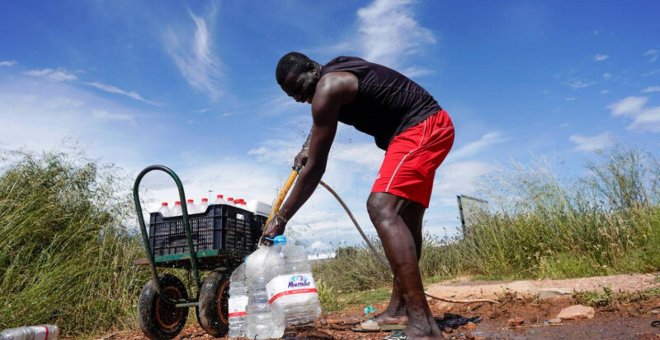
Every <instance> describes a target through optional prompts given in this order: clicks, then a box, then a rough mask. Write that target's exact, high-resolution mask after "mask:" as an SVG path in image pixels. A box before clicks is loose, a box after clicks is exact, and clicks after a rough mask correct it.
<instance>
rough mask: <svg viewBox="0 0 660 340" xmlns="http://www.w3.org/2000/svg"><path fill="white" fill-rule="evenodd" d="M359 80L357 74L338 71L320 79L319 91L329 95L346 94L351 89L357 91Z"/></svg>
mask: <svg viewBox="0 0 660 340" xmlns="http://www.w3.org/2000/svg"><path fill="white" fill-rule="evenodd" d="M357 83H358V78H357V76H356V75H355V74H353V73H351V72H347V71H338V72H331V73H327V74H324V75H323V76H322V77H321V79H319V84H318V86H317V89H316V90H317V91H319V90H321V91H323V92H327V93H335V92H344V91H346V90H350V89H353V88H355V89H357Z"/></svg>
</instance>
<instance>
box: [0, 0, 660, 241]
mask: <svg viewBox="0 0 660 340" xmlns="http://www.w3.org/2000/svg"><path fill="white" fill-rule="evenodd" d="M2 9H3V10H2V11H0V148H2V149H16V148H27V149H31V150H53V149H57V148H62V147H67V146H69V145H71V144H77V145H78V146H79V147H81V148H83V149H84V150H85V151H86V152H87V154H88V155H89V156H90V157H93V158H97V159H100V160H101V161H103V162H112V163H115V164H116V165H117V166H119V167H120V168H122V169H123V171H125V172H126V174H127V175H128V176H129V177H130V178H133V177H134V176H135V174H136V173H137V172H138V171H139V170H141V169H142V168H144V167H145V166H147V165H150V164H154V163H160V164H165V165H168V166H170V167H172V168H173V169H174V170H175V171H177V172H178V173H179V175H180V176H181V177H182V178H183V180H184V184H185V185H186V191H187V193H188V195H189V196H191V197H193V198H196V199H199V197H202V196H206V195H208V193H209V190H213V194H215V193H223V194H225V195H231V196H238V197H244V198H247V199H259V200H262V201H267V202H270V201H271V200H272V199H273V198H274V196H275V194H276V192H277V190H278V188H279V187H280V186H281V185H282V183H283V182H284V180H285V179H286V176H287V175H288V172H289V166H290V163H291V160H292V159H293V157H294V156H295V154H296V152H297V150H298V148H299V146H300V144H301V143H302V142H303V140H304V138H305V137H306V133H307V131H308V130H309V126H310V121H311V119H310V115H309V106H308V105H306V104H298V103H295V102H294V101H293V100H291V99H290V98H288V97H287V96H286V95H285V94H284V93H283V92H282V91H281V90H280V89H279V87H278V86H277V84H276V82H275V80H274V69H275V65H276V63H277V60H278V59H279V57H280V56H281V55H283V54H284V53H286V52H289V51H292V50H297V51H301V52H303V53H306V54H308V55H309V56H310V57H311V58H312V59H315V60H317V61H319V62H320V63H324V62H326V61H328V60H330V59H332V58H333V57H335V56H337V55H356V56H361V57H363V58H366V59H368V60H370V61H374V62H379V63H382V64H385V65H387V66H390V67H393V68H395V69H397V70H399V71H402V72H403V73H405V74H407V75H409V76H410V77H411V78H413V79H414V80H415V81H417V82H419V83H420V84H421V85H423V86H424V87H425V88H427V89H428V90H429V91H430V92H431V93H432V94H433V95H434V96H435V97H436V99H437V100H438V101H439V102H440V104H441V105H442V106H443V107H444V108H445V109H446V110H447V111H448V112H449V113H450V115H451V116H452V119H453V120H454V124H455V126H456V142H455V144H454V149H453V151H452V153H451V154H450V156H449V157H448V159H447V160H446V162H445V164H444V165H443V166H442V167H441V168H440V170H439V171H438V173H437V176H436V183H435V187H434V194H433V199H432V203H431V208H430V209H429V211H428V212H427V215H426V225H425V228H426V229H425V230H426V231H429V232H431V233H435V234H438V235H440V236H444V235H445V234H449V235H452V234H454V233H455V231H456V227H457V226H458V225H459V223H458V220H457V216H458V212H457V209H456V201H455V197H456V195H457V194H474V193H475V192H476V191H477V189H478V183H479V179H480V178H481V177H482V176H487V175H488V174H491V173H492V172H493V171H495V169H496V168H497V167H498V164H506V163H507V162H509V161H510V160H512V159H513V160H516V161H520V162H523V163H526V162H530V161H531V160H533V159H534V158H535V157H539V156H541V157H547V158H548V159H549V160H550V162H551V163H554V164H561V168H560V169H561V171H562V173H563V174H566V175H578V174H580V173H581V171H582V169H583V168H582V166H583V165H584V162H585V161H586V160H589V159H593V158H594V152H595V151H597V150H601V149H605V150H607V149H608V148H611V147H612V146H614V145H615V144H617V143H624V144H629V145H636V146H639V147H641V148H643V149H645V150H647V151H652V152H654V153H656V154H657V151H656V150H657V149H658V147H659V146H660V60H658V59H660V34H658V32H660V20H658V13H660V3H658V2H657V1H651V0H649V1H637V0H633V1H626V2H623V1H578V2H576V1H517V0H508V1H412V0H407V1H406V0H403V1H395V0H376V1H302V0H301V1H294V0H290V1H186V2H162V1H84V2H81V1H56V2H54V1H48V2H44V1H4V2H3V3H2ZM382 155H383V153H382V152H381V151H380V150H379V149H377V148H376V147H375V145H374V144H373V142H372V140H371V138H369V137H368V136H365V135H361V134H359V133H357V132H355V131H353V130H352V128H350V127H346V126H342V127H340V130H339V133H338V136H337V139H336V141H335V144H334V146H333V149H332V151H331V158H330V163H329V166H328V170H327V172H326V175H325V177H324V180H325V181H326V182H327V183H329V184H330V185H331V186H333V187H335V189H336V190H337V191H338V192H339V193H340V195H342V196H343V197H344V198H345V199H346V201H347V203H348V204H349V205H350V206H351V207H352V208H354V209H355V213H356V214H357V215H358V216H359V218H358V219H359V220H360V222H361V223H362V224H363V225H364V226H366V229H367V230H368V232H369V233H373V232H374V230H373V227H372V226H371V225H370V223H369V222H368V218H367V215H366V212H365V209H364V205H365V201H366V197H367V196H368V194H369V189H370V188H371V183H372V181H373V178H374V177H375V174H376V172H377V169H378V166H379V165H380V161H381V159H382ZM129 188H130V186H129V185H127V187H126V188H122V189H125V190H129ZM145 189H148V191H147V195H148V197H149V202H150V204H151V205H150V207H151V206H154V205H155V204H157V202H159V201H161V200H168V201H170V202H171V201H173V200H174V199H175V194H174V190H173V189H172V188H171V185H169V183H168V182H167V180H166V179H165V178H164V177H162V176H159V175H154V176H151V177H150V178H148V180H147V182H146V183H145ZM290 228H292V229H294V230H296V232H297V234H298V235H299V237H300V238H302V239H305V240H307V241H309V243H310V245H311V250H312V251H322V250H324V249H327V248H330V247H331V246H332V245H336V244H337V243H338V242H342V241H343V242H346V243H349V244H351V243H354V242H357V241H358V238H359V235H358V234H357V233H356V232H355V231H354V230H353V227H352V225H350V221H349V220H348V218H347V217H346V216H345V214H344V213H343V211H342V210H340V207H339V206H338V204H337V203H336V202H335V201H334V200H333V198H332V197H331V196H330V195H329V194H327V193H325V192H324V191H323V189H321V188H320V189H319V190H318V191H317V192H316V193H315V194H314V196H313V198H312V199H311V200H310V201H309V203H308V204H307V205H306V206H305V207H304V208H303V209H302V210H301V211H300V212H299V214H298V215H297V216H296V217H295V218H294V219H293V220H292V221H291V223H290Z"/></svg>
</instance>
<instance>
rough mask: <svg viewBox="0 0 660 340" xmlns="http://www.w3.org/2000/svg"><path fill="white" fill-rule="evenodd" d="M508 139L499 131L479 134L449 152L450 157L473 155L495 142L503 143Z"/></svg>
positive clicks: (457, 157)
mask: <svg viewBox="0 0 660 340" xmlns="http://www.w3.org/2000/svg"><path fill="white" fill-rule="evenodd" d="M507 140H508V138H506V137H505V136H504V135H503V134H502V133H501V132H500V131H493V132H489V133H486V134H485V135H483V136H481V138H479V139H478V140H476V141H474V142H471V143H468V144H467V145H465V146H463V147H461V148H460V149H458V150H455V151H452V152H450V153H449V157H451V159H452V160H453V159H461V158H465V157H468V156H474V155H476V154H479V153H480V152H482V151H484V150H486V149H487V148H489V147H492V146H493V145H496V144H501V143H504V142H506V141H507Z"/></svg>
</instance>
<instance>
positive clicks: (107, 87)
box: [87, 82, 159, 105]
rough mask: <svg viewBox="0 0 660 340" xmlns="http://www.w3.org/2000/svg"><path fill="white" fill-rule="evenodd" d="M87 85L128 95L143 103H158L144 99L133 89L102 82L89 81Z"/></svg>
mask: <svg viewBox="0 0 660 340" xmlns="http://www.w3.org/2000/svg"><path fill="white" fill-rule="evenodd" d="M87 85H89V86H92V87H95V88H97V89H99V90H102V91H105V92H108V93H115V94H120V95H122V96H126V97H129V98H131V99H135V100H137V101H141V102H144V103H147V104H150V105H159V104H158V103H157V102H154V101H151V100H147V99H144V97H142V96H141V95H140V94H139V93H137V92H135V91H126V90H122V89H120V88H118V87H116V86H113V85H108V84H103V83H99V82H91V83H87Z"/></svg>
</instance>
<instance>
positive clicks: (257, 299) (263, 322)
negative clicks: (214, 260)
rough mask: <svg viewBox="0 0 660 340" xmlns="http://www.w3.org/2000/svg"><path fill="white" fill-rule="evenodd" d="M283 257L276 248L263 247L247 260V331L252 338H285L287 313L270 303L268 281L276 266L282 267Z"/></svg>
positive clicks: (247, 334)
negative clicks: (272, 268) (274, 309)
mask: <svg viewBox="0 0 660 340" xmlns="http://www.w3.org/2000/svg"><path fill="white" fill-rule="evenodd" d="M281 262H283V259H282V258H281V257H280V256H279V254H278V253H277V251H275V249H274V248H272V247H260V248H258V249H257V250H256V251H255V252H253V253H252V254H251V255H250V256H248V258H247V260H246V264H245V266H246V278H247V282H248V306H247V331H246V336H247V337H248V338H250V339H270V338H281V337H282V335H284V328H285V327H286V323H285V320H284V314H282V313H274V312H273V311H272V310H271V305H270V303H268V292H267V291H266V283H267V282H268V281H269V280H270V278H269V276H268V275H269V274H270V272H271V271H270V270H268V268H271V267H273V266H279V265H281Z"/></svg>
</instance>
